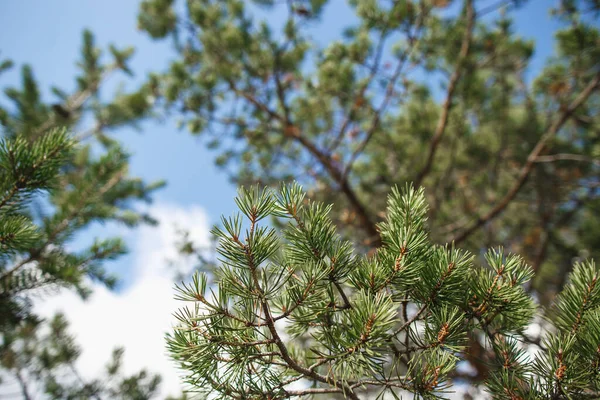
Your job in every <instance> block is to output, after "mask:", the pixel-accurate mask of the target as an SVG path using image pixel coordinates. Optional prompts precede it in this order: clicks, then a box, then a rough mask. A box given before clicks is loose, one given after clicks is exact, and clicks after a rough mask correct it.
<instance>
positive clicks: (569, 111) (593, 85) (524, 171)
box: [452, 73, 600, 243]
mask: <svg viewBox="0 0 600 400" xmlns="http://www.w3.org/2000/svg"><path fill="white" fill-rule="evenodd" d="M599 86H600V73H597V74H596V75H595V76H594V78H593V79H592V80H591V81H590V82H589V83H588V85H587V86H586V87H585V88H584V89H583V90H582V91H581V93H579V95H578V96H577V97H576V98H575V99H574V100H573V101H572V102H571V104H569V106H568V107H567V108H566V109H564V110H563V112H562V113H561V114H560V116H559V117H558V119H557V120H556V121H554V123H553V124H552V125H551V126H550V127H549V128H548V130H547V131H546V132H545V133H544V134H543V135H542V137H541V138H540V140H539V141H538V142H537V144H536V145H535V147H534V148H533V150H532V151H531V153H529V156H528V157H527V161H526V162H525V164H524V165H523V167H522V168H521V171H520V173H519V176H518V178H517V181H516V182H515V183H514V185H513V186H512V188H511V189H510V190H509V191H508V193H506V195H505V196H504V197H503V198H502V199H501V200H500V202H498V203H497V204H496V205H495V206H494V207H493V208H492V209H491V210H490V211H488V212H487V213H486V214H485V215H483V216H481V217H479V218H477V220H476V221H475V222H473V223H472V224H471V225H470V226H469V227H467V228H466V229H464V230H463V231H462V232H460V233H459V234H457V235H456V236H455V237H454V238H453V239H452V241H454V242H455V243H460V242H462V241H464V240H465V239H466V238H468V237H469V236H470V235H471V234H472V233H473V232H475V231H476V230H477V229H479V228H480V227H481V226H483V225H484V224H485V223H487V222H488V221H491V220H492V219H494V218H496V217H497V216H498V215H499V214H500V213H501V212H502V211H504V209H505V208H506V207H507V206H508V205H509V204H510V202H511V201H512V200H513V199H514V198H515V196H516V195H517V193H519V191H520V190H521V188H522V187H523V185H524V184H525V182H526V181H527V178H528V177H529V174H530V173H531V170H532V169H533V166H534V165H535V163H536V160H537V158H538V157H539V155H540V153H541V152H542V150H544V148H545V147H546V143H547V142H548V140H550V139H551V138H553V137H554V136H555V135H556V134H557V132H558V131H559V130H560V128H562V127H563V125H564V124H565V123H566V122H567V120H568V119H569V118H570V117H571V116H572V115H573V113H574V112H575V110H577V109H578V108H579V107H580V106H581V105H582V104H583V103H584V102H585V101H586V100H587V99H588V97H590V95H591V94H592V93H593V92H594V91H595V90H596V89H597V88H598V87H599Z"/></svg>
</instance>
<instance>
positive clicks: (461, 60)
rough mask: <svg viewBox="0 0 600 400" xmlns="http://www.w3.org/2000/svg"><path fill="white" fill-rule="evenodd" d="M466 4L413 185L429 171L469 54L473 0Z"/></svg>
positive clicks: (471, 37)
mask: <svg viewBox="0 0 600 400" xmlns="http://www.w3.org/2000/svg"><path fill="white" fill-rule="evenodd" d="M465 5H466V20H467V26H466V28H465V34H464V36H463V40H462V44H461V46H460V53H459V54H458V60H457V62H456V69H455V70H454V72H453V73H452V76H451V77H450V82H449V84H448V90H447V92H446V100H444V104H443V106H442V113H441V115H440V118H439V120H438V123H437V126H436V128H435V132H434V134H433V137H432V138H431V143H430V144H429V153H428V154H427V159H426V161H425V166H423V168H422V169H421V171H420V172H419V173H418V174H417V177H416V179H415V181H414V185H415V187H419V186H421V183H422V182H423V179H425V177H426V176H427V174H428V173H429V172H430V171H431V166H432V165H433V159H434V157H435V153H436V151H437V149H438V147H439V144H440V141H441V140H442V137H443V136H444V132H445V131H446V126H447V125H448V119H449V117H450V110H451V108H452V100H453V97H454V92H455V91H456V86H457V84H458V81H459V80H460V78H461V76H462V72H463V68H464V65H465V61H466V59H467V57H468V56H469V52H470V50H471V41H472V39H473V27H474V26H475V18H476V17H475V10H474V8H473V0H465Z"/></svg>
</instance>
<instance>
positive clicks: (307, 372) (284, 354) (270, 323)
mask: <svg viewBox="0 0 600 400" xmlns="http://www.w3.org/2000/svg"><path fill="white" fill-rule="evenodd" d="M254 227H255V221H254V220H252V221H251V226H250V232H251V234H250V236H252V232H253V231H254ZM242 246H243V250H244V251H245V253H246V258H247V260H248V266H249V267H250V273H251V275H252V280H253V282H254V286H255V289H256V291H257V294H258V298H259V302H260V305H261V307H262V310H263V313H264V318H265V321H266V323H267V327H268V328H269V332H270V333H271V337H272V338H273V340H274V342H275V346H277V348H278V349H279V351H280V352H281V358H283V360H284V361H285V362H286V363H287V365H288V366H289V367H290V368H291V369H293V370H295V371H296V372H299V373H301V374H303V375H304V376H306V377H307V378H311V379H314V380H317V381H319V382H323V383H327V384H331V385H333V386H335V387H339V388H341V389H342V391H343V393H344V394H346V395H347V396H348V397H349V398H351V399H353V400H359V398H358V396H357V395H356V394H355V393H354V391H353V390H352V388H351V387H350V386H348V385H347V384H345V383H344V382H341V381H337V380H335V379H330V378H328V377H327V376H323V375H321V374H318V373H317V372H315V371H314V370H312V369H309V368H306V367H303V366H302V365H300V364H298V363H297V362H296V360H294V359H293V358H292V357H291V355H290V353H289V350H288V349H287V347H286V345H285V344H284V343H283V341H282V340H281V337H280V336H279V333H278V332H277V328H276V327H275V321H274V319H273V317H272V314H271V309H270V306H269V303H268V301H267V299H266V297H265V293H264V290H263V289H262V287H261V286H260V279H259V277H258V271H257V270H258V268H257V266H256V265H254V255H253V254H252V251H251V249H250V247H249V246H248V245H242Z"/></svg>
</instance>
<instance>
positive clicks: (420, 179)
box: [138, 0, 600, 302]
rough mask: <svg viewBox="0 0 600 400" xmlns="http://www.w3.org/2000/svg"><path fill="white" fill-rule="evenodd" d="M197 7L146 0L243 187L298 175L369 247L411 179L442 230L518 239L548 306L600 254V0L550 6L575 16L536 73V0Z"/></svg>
mask: <svg viewBox="0 0 600 400" xmlns="http://www.w3.org/2000/svg"><path fill="white" fill-rule="evenodd" d="M183 3H184V4H179V3H177V2H175V1H173V0H145V1H143V2H142V4H141V7H140V13H139V18H138V24H139V27H140V28H141V29H144V30H145V31H146V32H148V34H149V35H150V36H152V37H154V38H156V39H161V38H165V37H170V38H172V39H173V42H174V46H175V48H176V50H177V51H178V57H177V59H176V60H174V61H173V62H172V63H171V65H170V68H169V69H168V70H166V71H164V72H162V73H156V74H154V75H152V76H151V78H150V80H149V84H151V85H152V86H153V87H155V88H156V93H157V96H158V97H157V99H158V100H157V104H159V105H160V106H163V107H164V108H163V107H161V108H160V109H164V110H165V112H169V113H171V114H175V115H178V116H179V118H180V123H181V125H182V126H187V129H188V130H189V131H190V132H191V133H192V134H199V135H201V137H203V138H204V139H205V143H206V144H207V146H208V147H210V148H215V149H216V150H217V151H218V157H217V163H218V164H220V165H222V166H223V167H224V168H225V169H226V171H227V172H228V173H229V174H230V176H231V178H232V180H233V181H235V182H236V183H239V184H254V183H256V182H260V183H262V184H265V185H271V186H277V185H278V184H279V182H281V181H289V180H292V179H298V180H300V181H301V182H302V183H303V184H304V185H305V186H306V187H307V189H308V190H309V191H310V193H311V194H312V197H314V198H315V199H319V200H321V201H324V202H326V203H334V204H336V205H337V207H336V208H335V211H334V213H333V214H332V218H333V220H334V223H335V224H336V226H338V227H339V228H340V229H341V230H340V232H341V233H342V234H343V235H344V236H346V237H348V238H352V239H356V240H358V241H360V242H362V243H361V246H363V248H364V250H365V251H368V250H370V249H372V248H374V247H377V245H378V244H380V243H381V241H380V238H379V237H378V234H377V229H376V226H377V223H378V222H379V221H380V220H381V216H380V215H378V212H380V211H381V209H383V207H384V206H385V200H384V199H385V198H386V196H387V194H388V192H389V188H390V187H391V186H393V185H395V184H396V185H403V184H405V183H407V182H413V183H414V184H415V185H416V186H418V187H420V186H423V187H424V188H425V194H426V196H427V199H428V202H429V204H430V208H429V210H430V211H429V220H428V223H429V226H430V228H431V235H432V238H433V239H434V241H435V242H438V243H445V242H452V241H454V242H455V243H457V244H460V245H462V246H464V247H465V248H468V249H470V250H471V251H473V252H474V253H480V251H481V250H482V249H484V248H486V247H490V246H494V245H497V244H498V243H503V244H504V245H505V246H506V247H507V248H510V249H511V250H512V251H514V252H518V253H520V254H522V255H523V256H524V257H525V258H526V259H527V260H528V261H529V262H530V263H531V264H532V267H533V268H534V270H536V271H538V272H540V273H539V274H537V277H536V281H535V282H534V283H533V284H534V286H535V287H536V288H537V289H543V291H544V294H543V297H544V301H546V302H547V301H550V300H551V299H552V297H553V295H554V294H555V293H556V292H557V291H558V290H560V288H561V287H562V286H563V285H564V282H565V278H566V274H567V273H568V271H570V268H571V265H572V260H573V258H575V257H581V256H585V255H586V254H590V255H591V256H593V257H595V258H597V257H598V255H599V254H598V253H597V246H596V244H597V243H598V240H599V239H598V238H599V237H600V236H599V235H600V232H599V231H598V230H597V229H596V228H594V226H598V222H599V221H598V215H600V214H598V213H597V212H596V211H597V209H598V201H599V200H598V172H599V170H598V168H599V161H598V160H599V155H600V152H599V151H600V147H599V145H600V142H599V141H598V138H599V137H600V135H599V130H598V126H599V119H598V116H599V115H600V113H599V112H598V92H599V88H600V76H599V75H598V60H599V59H600V46H599V42H598V38H599V37H600V33H599V31H598V16H599V15H600V13H599V10H600V9H599V5H598V2H597V1H595V0H568V1H567V0H556V1H548V2H547V4H548V11H551V12H552V13H553V15H554V21H556V22H557V23H558V24H560V29H559V30H557V31H556V32H555V38H554V43H553V44H554V46H555V48H556V51H555V53H554V54H553V56H552V57H551V58H550V59H549V60H547V62H546V64H545V65H544V66H543V67H542V68H539V67H538V69H535V70H534V69H533V66H532V60H533V55H534V53H535V51H536V46H535V44H534V43H533V42H532V41H529V40H525V39H523V38H522V37H520V36H519V32H518V31H516V28H515V24H514V23H513V20H512V17H513V16H514V15H517V13H519V12H520V9H521V7H522V6H524V5H526V3H527V1H522V0H507V1H500V2H494V1H492V0H489V1H488V0H477V1H475V0H460V1H459V0H453V1H451V0H443V1H441V0H401V1H391V0H390V1H387V0H382V1H375V0H349V1H348V2H347V4H345V3H346V2H333V1H327V0H290V1H279V0H255V1H242V0H193V1H185V2H183ZM538 4H539V3H538ZM544 4H545V3H544ZM340 9H341V10H343V12H344V15H353V18H352V19H350V20H348V21H341V22H342V25H343V27H344V28H345V29H344V31H343V32H341V34H339V35H336V34H337V32H336V31H333V32H329V31H328V30H327V26H322V25H323V24H325V25H327V24H329V23H335V24H336V25H339V24H340V21H338V20H337V19H336V18H337V16H336V15H332V14H331V13H332V12H337V11H338V10H340ZM332 10H333V11H332ZM540 18H542V16H540ZM323 33H325V34H327V39H326V40H322V39H321V38H320V36H319V35H322V34H323ZM332 36H333V39H330V37H332ZM547 39H548V40H549V41H550V40H552V39H551V38H547ZM540 61H541V60H540ZM584 227H585V229H584Z"/></svg>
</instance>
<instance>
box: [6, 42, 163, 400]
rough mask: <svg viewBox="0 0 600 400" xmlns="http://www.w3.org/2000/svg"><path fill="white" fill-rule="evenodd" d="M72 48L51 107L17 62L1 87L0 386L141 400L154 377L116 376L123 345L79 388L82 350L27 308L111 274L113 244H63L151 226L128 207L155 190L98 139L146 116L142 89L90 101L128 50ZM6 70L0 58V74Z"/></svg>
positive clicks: (58, 323)
mask: <svg viewBox="0 0 600 400" xmlns="http://www.w3.org/2000/svg"><path fill="white" fill-rule="evenodd" d="M81 53H82V60H81V61H80V62H79V64H78V65H79V67H80V74H79V75H78V76H77V77H76V87H77V89H76V91H75V92H74V93H72V94H70V95H69V94H67V92H66V91H63V90H61V89H59V88H53V89H52V92H53V94H54V95H55V96H56V97H57V100H58V101H56V100H55V101H54V102H47V101H44V100H43V99H42V95H41V94H40V90H39V87H38V84H37V82H36V80H35V78H34V75H33V72H32V70H31V68H30V67H28V66H24V67H23V69H22V74H21V76H22V86H21V88H14V87H9V88H7V89H6V90H5V94H6V96H7V98H8V100H9V104H8V105H0V126H1V134H2V137H1V139H0V246H1V247H0V328H1V332H2V334H1V336H0V337H1V340H0V368H1V374H0V376H1V378H2V380H1V381H0V388H1V389H0V390H1V391H2V392H3V393H9V392H10V391H12V389H14V388H15V387H16V388H18V393H20V394H21V396H22V397H23V398H25V399H26V400H29V399H33V398H53V399H89V398H92V399H96V400H98V399H108V398H122V399H136V400H137V399H147V398H150V397H151V396H152V395H153V394H155V392H156V390H157V388H158V384H159V382H160V377H158V376H156V375H153V374H149V373H148V372H146V371H140V372H139V373H136V374H133V375H131V376H124V375H123V374H122V371H121V365H120V363H121V361H120V360H121V357H122V350H116V351H115V353H114V354H113V358H112V361H111V362H110V364H109V365H108V366H107V372H106V377H102V378H98V379H94V380H92V381H85V380H84V379H83V378H81V377H80V376H79V374H78V372H77V369H76V367H75V363H76V360H77V358H78V356H79V354H80V351H81V350H80V349H79V348H78V346H77V345H76V343H75V338H73V337H72V336H71V335H70V334H69V333H68V330H67V329H68V327H67V322H66V320H65V318H64V317H62V316H60V315H58V316H56V317H55V318H53V319H50V320H42V319H41V318H39V316H37V315H35V313H34V312H33V310H32V307H31V306H32V297H33V296H37V297H40V296H49V295H51V294H52V292H54V291H56V290H57V289H61V290H74V291H76V292H77V293H79V294H80V295H81V296H82V297H84V298H85V297H86V296H87V295H88V294H89V293H90V283H92V282H96V283H101V284H104V285H106V286H107V287H109V288H112V287H114V285H115V284H116V282H117V279H116V277H115V276H112V275H110V274H108V273H107V272H106V270H105V269H104V267H103V264H104V262H106V261H108V260H113V259H115V258H117V257H119V256H121V255H122V254H124V253H125V252H126V248H125V244H124V242H123V241H122V240H121V239H120V238H118V237H114V238H96V239H95V240H93V241H92V242H91V243H89V244H88V245H87V246H86V247H85V248H83V249H81V250H77V251H74V250H73V246H70V245H71V244H72V242H73V240H74V239H75V238H76V237H77V236H78V235H79V234H80V233H81V232H82V231H83V230H85V229H86V228H88V227H90V226H91V225H92V224H93V223H97V222H100V223H107V222H111V221H112V222H118V223H123V224H125V225H127V226H132V227H133V226H136V225H138V224H140V223H153V222H154V220H153V219H152V218H151V216H149V215H146V214H145V213H141V212H138V211H136V209H135V208H134V206H135V205H136V204H137V203H139V202H141V201H150V199H151V195H152V193H153V192H154V191H155V190H156V189H158V188H160V187H161V186H162V185H163V183H162V182H155V183H150V184H148V183H145V182H143V181H142V180H141V179H139V178H137V177H134V176H131V175H130V174H129V173H128V164H129V155H128V154H127V152H126V151H125V150H124V149H123V148H122V147H121V146H120V144H119V143H118V142H117V141H115V140H114V139H112V138H111V137H110V136H108V133H109V132H110V130H111V129H114V128H117V127H119V126H122V125H124V124H135V123H136V122H137V121H139V120H140V119H142V118H144V117H145V116H146V115H147V113H148V110H149V106H150V104H149V101H148V98H149V94H148V93H144V92H143V91H140V92H136V93H118V94H116V95H115V96H114V98H112V99H111V100H110V101H108V102H102V101H101V100H100V97H99V93H100V88H101V86H102V84H103V82H104V81H105V79H106V78H107V77H108V76H109V75H111V74H115V73H117V72H118V71H124V72H125V73H129V72H130V71H129V68H128V66H127V61H128V59H129V58H130V56H131V55H132V50H131V49H125V50H119V49H117V48H115V47H111V48H110V53H111V58H112V60H111V61H110V62H108V63H106V62H105V61H104V58H102V57H101V52H100V49H98V48H97V47H96V46H95V44H94V38H93V36H92V34H91V33H90V32H84V35H83V46H82V52H81ZM9 67H11V63H10V62H8V61H7V62H3V63H2V65H1V66H0V70H4V69H6V68H9ZM148 90H149V89H148ZM90 121H91V127H90V128H87V129H86V128H85V125H84V124H89V123H90ZM72 132H76V133H72ZM109 356H110V355H108V354H107V358H108V357H109ZM71 378H73V379H71ZM15 385H16V386H15ZM11 388H12V389H11Z"/></svg>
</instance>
